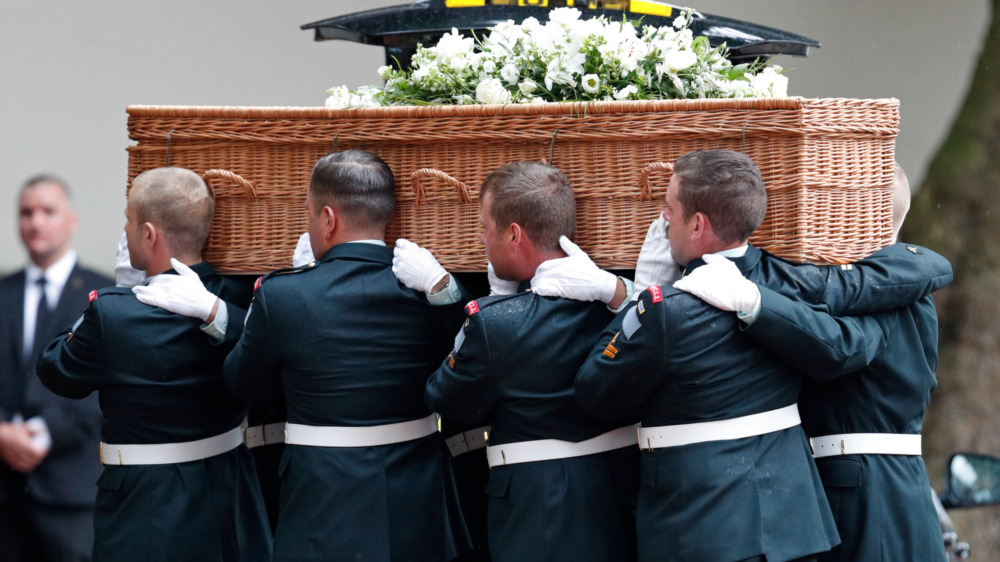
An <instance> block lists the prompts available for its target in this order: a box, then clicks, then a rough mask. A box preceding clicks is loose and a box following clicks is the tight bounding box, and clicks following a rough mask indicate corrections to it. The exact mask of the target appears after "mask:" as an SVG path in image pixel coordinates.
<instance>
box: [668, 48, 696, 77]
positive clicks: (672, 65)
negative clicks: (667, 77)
mask: <svg viewBox="0 0 1000 562" xmlns="http://www.w3.org/2000/svg"><path fill="white" fill-rule="evenodd" d="M663 62H664V63H665V64H666V65H667V70H669V71H670V73H671V74H673V73H677V72H680V71H682V70H684V69H686V68H690V67H691V65H693V64H694V63H696V62H698V55H696V54H694V52H693V51H670V52H668V53H666V54H665V55H664V57H663Z"/></svg>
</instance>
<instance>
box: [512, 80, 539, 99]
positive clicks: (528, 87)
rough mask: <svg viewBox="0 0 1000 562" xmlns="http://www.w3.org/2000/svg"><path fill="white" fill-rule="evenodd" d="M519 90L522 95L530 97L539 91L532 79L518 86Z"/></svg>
mask: <svg viewBox="0 0 1000 562" xmlns="http://www.w3.org/2000/svg"><path fill="white" fill-rule="evenodd" d="M517 89H518V90H520V91H521V93H522V94H524V95H526V96H530V95H531V94H532V93H533V92H534V91H535V90H537V89H538V84H536V83H535V81H534V80H532V79H530V78H529V79H527V80H525V81H524V82H521V83H520V84H518V85H517Z"/></svg>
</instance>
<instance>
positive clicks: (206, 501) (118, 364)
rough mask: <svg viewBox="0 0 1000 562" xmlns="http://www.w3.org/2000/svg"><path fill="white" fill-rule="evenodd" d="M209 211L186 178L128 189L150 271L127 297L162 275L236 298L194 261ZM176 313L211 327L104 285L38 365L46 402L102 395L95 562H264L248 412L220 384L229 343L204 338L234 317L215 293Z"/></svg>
mask: <svg viewBox="0 0 1000 562" xmlns="http://www.w3.org/2000/svg"><path fill="white" fill-rule="evenodd" d="M213 211H214V204H213V201H212V198H211V196H210V195H209V193H208V189H207V188H206V186H205V184H204V182H203V181H202V180H201V178H199V177H198V176H197V174H194V173H193V172H190V171H188V170H183V169H179V168H161V169H157V170H151V171H148V172H146V173H144V174H141V175H140V176H138V177H137V178H136V179H135V180H134V181H133V183H132V191H131V193H130V194H129V199H128V206H127V209H126V217H127V220H126V223H125V232H126V236H127V239H128V248H129V253H130V255H131V261H132V264H133V265H134V266H135V268H136V269H139V270H145V271H146V273H147V274H150V275H152V277H151V278H150V279H149V280H148V283H149V286H141V287H137V288H136V289H134V290H135V291H138V292H141V291H142V290H144V289H150V288H151V287H153V288H154V292H155V290H156V289H155V287H156V286H157V285H158V284H159V282H161V281H163V280H164V279H166V278H173V279H172V281H179V282H180V283H194V284H197V285H198V286H201V285H205V286H207V287H208V288H209V289H210V290H212V291H214V292H215V293H216V294H218V295H219V296H221V297H222V298H224V299H227V300H228V301H230V302H239V301H240V300H241V298H242V297H241V296H240V293H241V290H240V288H239V287H238V286H236V285H234V284H231V283H230V282H228V281H227V280H225V279H223V278H221V277H219V276H218V275H215V273H214V271H213V270H212V267H211V266H210V265H209V264H207V263H205V262H203V261H202V260H201V250H202V247H203V246H204V244H205V240H206V239H207V237H208V230H209V225H210V224H211V220H212V214H213ZM172 258H175V259H172ZM185 264H186V265H185ZM188 266H190V267H188ZM178 274H180V275H178ZM168 285H169V284H168ZM171 286H172V285H171ZM184 306H185V307H186V314H187V315H188V316H195V317H198V318H200V319H201V320H211V322H210V323H206V324H202V322H201V320H197V319H193V318H188V317H186V316H181V315H178V314H174V313H171V312H169V311H167V310H164V309H161V308H156V307H153V306H148V305H146V304H142V303H141V302H139V301H138V300H137V299H136V296H135V295H134V294H133V290H132V289H129V288H124V287H121V288H109V289H102V290H100V291H97V292H96V293H93V294H92V296H91V303H90V306H89V307H88V308H87V310H86V312H85V313H84V315H83V317H81V318H80V320H79V321H78V322H77V323H76V325H75V326H73V328H72V330H71V331H70V332H67V333H64V334H62V335H61V336H59V337H58V338H56V339H55V340H53V341H52V342H51V343H50V344H49V345H48V347H47V348H46V349H45V351H44V353H43V355H42V357H41V359H40V360H39V362H38V375H39V377H40V378H41V380H42V382H43V383H44V384H45V385H46V386H47V387H48V388H49V389H51V390H52V391H53V392H55V393H57V394H60V395H62V396H66V397H70V398H83V397H85V396H87V395H88V394H90V393H91V392H94V391H97V392H98V393H99V397H100V403H101V410H102V411H103V413H104V427H103V430H102V438H103V441H104V442H103V443H102V444H101V458H102V461H103V463H104V465H105V466H104V472H103V474H102V475H101V477H100V480H99V481H98V488H99V489H98V496H97V507H96V511H95V515H94V530H95V539H96V540H95V545H94V559H95V560H121V561H129V562H133V561H136V560H142V561H157V560H163V561H168V560H225V561H232V562H239V561H246V560H251V561H252V560H260V561H264V560H270V557H271V533H270V529H269V528H268V524H267V517H266V515H265V513H264V506H263V501H262V498H261V493H260V488H259V485H258V483H257V478H256V475H255V474H254V466H253V460H252V459H251V456H250V452H249V451H248V450H247V448H246V447H245V446H244V445H243V436H242V432H241V430H240V424H241V422H242V421H243V419H244V417H245V415H246V407H245V406H244V405H243V404H242V403H240V402H239V401H238V400H237V399H236V398H235V397H233V396H232V394H230V392H229V390H228V388H227V386H226V381H225V379H224V377H223V374H222V365H223V361H224V359H225V357H226V353H228V351H229V350H230V349H231V348H232V344H231V343H230V344H228V345H227V344H223V345H213V344H212V343H211V342H210V339H209V338H208V337H206V335H205V334H204V333H202V330H205V331H207V332H209V333H214V332H217V331H218V330H219V329H224V328H225V324H226V322H227V321H228V318H233V319H234V321H236V322H238V321H240V319H242V318H243V315H244V313H245V310H243V309H240V308H239V307H237V306H233V305H227V304H223V303H221V302H220V301H218V300H217V299H216V298H215V296H214V295H213V296H211V297H209V298H207V299H200V300H196V301H188V302H186V303H184ZM199 325H201V328H202V330H199ZM95 454H96V452H95Z"/></svg>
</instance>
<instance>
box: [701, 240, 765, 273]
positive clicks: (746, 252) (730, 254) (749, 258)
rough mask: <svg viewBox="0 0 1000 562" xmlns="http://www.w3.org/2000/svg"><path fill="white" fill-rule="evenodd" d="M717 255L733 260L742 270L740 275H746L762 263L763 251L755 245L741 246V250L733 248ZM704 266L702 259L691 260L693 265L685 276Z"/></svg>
mask: <svg viewBox="0 0 1000 562" xmlns="http://www.w3.org/2000/svg"><path fill="white" fill-rule="evenodd" d="M741 252H742V255H741ZM716 254H717V255H720V256H725V257H727V258H729V259H730V260H732V262H733V263H735V264H736V267H738V268H739V269H740V273H742V274H744V275H746V273H747V272H748V271H750V270H751V269H753V268H754V267H756V266H757V263H759V262H760V256H761V251H760V249H758V248H757V247H756V246H754V245H753V244H747V245H746V246H740V247H739V248H731V249H729V250H723V251H721V252H716ZM704 264H705V260H704V259H702V258H698V259H695V260H691V263H689V264H688V265H687V267H686V268H685V269H684V274H685V275H687V274H688V273H690V272H692V271H694V270H695V269H697V268H699V267H701V266H702V265H704Z"/></svg>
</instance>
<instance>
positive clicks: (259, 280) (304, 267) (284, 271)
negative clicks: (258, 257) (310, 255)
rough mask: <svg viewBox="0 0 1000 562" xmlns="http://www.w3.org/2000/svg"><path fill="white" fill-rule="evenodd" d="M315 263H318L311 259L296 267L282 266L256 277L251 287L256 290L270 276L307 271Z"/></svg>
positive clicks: (315, 264)
mask: <svg viewBox="0 0 1000 562" xmlns="http://www.w3.org/2000/svg"><path fill="white" fill-rule="evenodd" d="M317 265H319V262H318V261H312V262H309V263H307V264H305V265H300V266H298V267H283V268H281V269H275V270H274V271H271V272H269V273H265V274H264V275H263V276H261V277H258V278H257V281H256V282H255V283H254V285H253V289H254V290H255V291H256V290H257V288H258V287H260V284H261V283H262V282H264V281H267V280H268V279H271V278H272V277H280V276H283V275H290V274H292V273H302V272H303V271H309V270H311V269H315V268H316V266H317Z"/></svg>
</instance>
